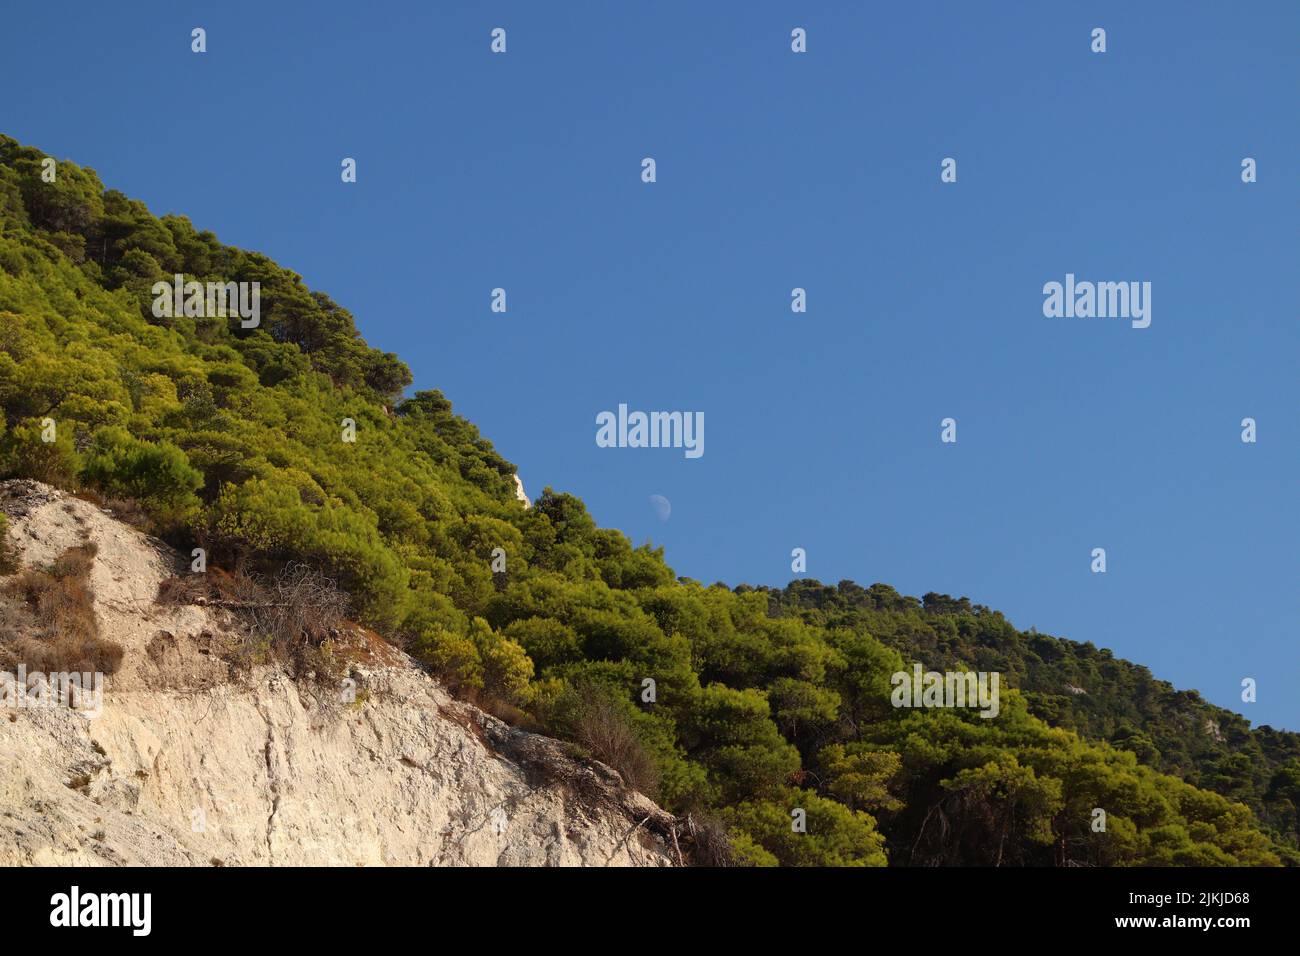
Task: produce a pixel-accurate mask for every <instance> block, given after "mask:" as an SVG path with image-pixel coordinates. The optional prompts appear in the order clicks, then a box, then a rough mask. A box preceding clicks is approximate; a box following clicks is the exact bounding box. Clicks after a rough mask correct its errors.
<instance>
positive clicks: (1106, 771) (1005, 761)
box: [0, 136, 1300, 865]
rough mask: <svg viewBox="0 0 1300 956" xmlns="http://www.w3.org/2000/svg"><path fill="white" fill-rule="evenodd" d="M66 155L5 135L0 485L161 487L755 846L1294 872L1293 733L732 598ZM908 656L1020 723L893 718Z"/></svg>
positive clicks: (199, 517)
mask: <svg viewBox="0 0 1300 956" xmlns="http://www.w3.org/2000/svg"><path fill="white" fill-rule="evenodd" d="M45 158H46V157H45V156H44V154H42V153H41V152H39V151H38V150H35V149H31V148H27V147H23V146H21V145H20V144H18V143H17V142H15V141H14V140H12V139H9V138H8V137H3V136H0V410H3V421H2V422H0V475H2V476H14V475H20V476H26V477H33V478H39V479H41V480H44V481H49V482H52V483H55V484H59V485H62V486H64V487H68V488H72V489H78V490H82V491H85V492H87V493H97V494H99V495H101V496H104V497H106V498H113V499H129V500H131V501H134V502H136V503H138V504H139V506H140V507H141V508H142V509H144V511H145V512H147V514H148V515H149V517H150V520H151V521H152V527H153V529H154V530H155V531H156V532H157V533H159V534H162V535H163V536H165V537H167V538H168V539H170V540H172V541H173V542H174V543H176V544H177V545H180V546H182V547H185V548H189V547H192V546H195V545H200V546H203V547H206V548H208V549H209V551H210V554H211V556H212V560H213V562H214V563H215V564H216V565H218V566H221V567H224V568H226V569H228V570H230V571H236V572H243V571H248V572H252V573H258V574H274V573H275V571H276V569H277V568H281V567H283V566H285V565H286V564H288V563H289V562H306V563H309V564H311V565H313V566H315V567H317V568H319V569H320V570H321V571H323V572H324V573H326V574H328V575H329V576H331V577H332V578H333V579H335V580H336V581H337V582H338V583H339V584H340V586H342V587H343V588H344V589H345V590H346V591H347V592H348V594H349V595H350V597H351V601H352V607H353V613H354V615H355V616H356V617H358V618H359V619H360V620H361V621H363V622H364V623H366V624H368V625H369V626H371V627H373V628H375V629H376V630H377V631H379V632H380V633H381V634H383V635H384V636H386V637H388V638H389V639H391V640H393V641H395V642H401V643H402V644H403V645H404V646H405V647H407V649H408V650H409V651H410V652H411V653H412V654H413V655H414V656H415V657H416V658H417V659H418V660H420V661H422V662H423V663H424V664H425V665H427V666H428V667H429V668H430V669H432V670H434V671H436V672H437V673H439V674H440V675H442V676H443V677H444V678H445V679H447V680H448V681H449V682H450V683H452V684H453V685H455V686H457V687H458V688H460V689H461V691H462V692H463V693H466V694H470V695H473V696H475V697H476V698H477V699H479V700H480V701H481V702H483V703H484V704H485V705H486V706H490V707H492V708H494V709H496V710H497V712H499V713H502V714H503V715H506V716H508V717H509V718H510V719H513V720H516V721H519V722H521V723H524V724H526V725H530V726H537V727H540V728H542V729H545V730H546V731H547V732H550V733H553V734H557V735H559V736H562V737H565V738H567V739H570V740H573V741H575V742H577V743H578V744H579V745H581V746H583V747H585V748H587V749H588V750H589V751H591V752H592V753H593V754H595V755H596V756H599V757H600V758H601V759H604V760H606V761H608V762H611V763H613V764H615V765H616V766H617V767H618V769H620V770H621V771H622V772H623V773H624V774H625V776H626V777H627V778H628V779H629V780H630V781H631V782H633V783H634V784H636V785H637V786H639V787H641V788H642V789H644V790H646V791H647V792H649V793H651V795H653V796H655V797H656V798H657V799H658V800H660V802H661V803H663V804H664V805H665V806H666V807H668V808H669V809H671V810H674V811H678V812H687V811H690V812H693V813H696V814H698V815H700V816H701V817H705V818H712V819H714V820H717V821H719V822H720V823H721V824H722V825H724V826H725V827H727V829H728V831H729V833H730V835H731V840H732V845H733V848H734V852H735V854H736V855H737V857H738V858H739V859H740V860H741V861H745V862H751V863H759V864H782V865H803V864H826V865H841V864H843V865H883V864H886V863H891V864H895V865H908V864H912V865H921V864H935V863H960V864H1001V865H1016V864H1044V865H1071V864H1089V865H1123V864H1223V865H1230V864H1243V865H1268V864H1276V863H1278V862H1279V861H1286V862H1291V863H1295V862H1300V853H1297V850H1296V847H1297V845H1298V842H1300V837H1298V835H1297V827H1298V826H1300V824H1298V823H1297V806H1298V805H1300V743H1298V741H1300V737H1298V736H1297V735H1295V734H1288V733H1282V732H1277V731H1272V730H1270V729H1268V728H1260V729H1257V730H1251V729H1250V728H1249V726H1248V724H1247V722H1246V721H1245V720H1244V719H1243V718H1241V717H1239V716H1237V715H1235V714H1231V713H1230V712H1228V711H1224V710H1221V709H1219V708H1215V707H1212V706H1210V705H1209V704H1208V703H1206V702H1204V701H1203V700H1201V699H1200V698H1199V696H1198V695H1196V694H1195V693H1194V692H1176V691H1174V690H1173V689H1172V688H1171V687H1169V685H1167V684H1164V683H1163V682H1160V681H1157V680H1155V679H1154V678H1152V676H1151V675H1150V674H1149V673H1148V672H1147V671H1146V669H1145V668H1142V667H1140V666H1136V665H1133V664H1129V663H1127V662H1125V661H1122V660H1117V659H1116V658H1114V657H1113V656H1112V655H1111V654H1110V653H1109V652H1108V651H1105V650H1098V649H1097V648H1095V647H1092V646H1091V645H1088V644H1077V643H1074V642H1071V641H1064V640H1059V639H1056V638H1052V637H1048V636H1047V635H1042V634H1038V633H1034V632H1029V633H1025V632H1021V631H1018V630H1017V629H1016V628H1014V627H1013V626H1012V625H1011V624H1010V623H1009V622H1008V621H1007V620H1006V619H1005V618H1003V617H1002V616H1001V615H1000V614H997V613H996V612H991V611H989V610H988V609H986V608H982V607H978V606H972V605H971V604H970V603H969V602H968V601H966V600H965V599H959V600H954V599H952V598H948V597H946V596H942V595H935V594H929V595H926V596H925V598H924V599H922V600H917V599H915V598H908V597H904V596H901V595H899V594H898V593H897V592H895V591H894V590H893V589H891V588H889V587H887V586H885V585H880V584H877V585H874V586H872V587H870V588H862V587H859V586H858V585H855V584H852V583H851V582H842V583H841V584H840V585H838V586H826V585H822V584H820V583H818V582H815V581H806V580H805V581H796V582H794V583H793V584H791V585H790V586H789V587H788V588H786V589H783V590H769V589H757V590H756V589H751V588H747V587H740V588H737V589H735V590H732V589H730V588H727V587H725V586H723V585H720V584H714V585H712V586H704V585H702V584H700V583H698V582H695V581H691V580H686V579H678V578H677V577H676V576H675V575H674V574H673V572H672V570H671V568H669V567H668V566H667V564H665V562H664V557H663V554H662V551H661V550H658V549H653V548H651V547H650V546H648V545H646V546H641V547H633V546H632V545H631V543H630V542H629V541H628V540H627V539H626V538H625V537H624V535H622V534H621V533H620V532H618V531H614V530H609V529H602V528H599V527H597V526H596V524H595V522H594V521H593V520H592V518H591V517H590V515H588V513H587V511H586V509H585V507H584V506H583V503H582V502H581V501H580V500H578V499H577V498H575V497H573V496H571V495H568V494H564V493H558V492H555V491H552V490H551V489H549V488H548V489H546V491H545V492H544V493H543V494H542V495H541V496H540V497H539V499H538V500H537V502H536V503H535V505H534V507H532V508H531V509H526V508H524V507H523V506H522V505H521V504H520V503H519V502H517V501H516V500H515V497H514V482H513V474H514V467H513V466H512V465H511V464H510V463H509V462H507V461H505V460H504V459H503V458H501V456H500V455H498V454H497V453H496V452H495V451H494V449H493V447H492V445H491V443H490V442H488V441H487V440H486V439H484V438H483V437H482V436H480V435H479V433H478V430H477V429H476V428H475V427H474V426H473V425H472V424H470V423H469V422H466V421H465V420H463V419H461V418H459V417H457V416H456V415H455V414H454V413H453V411H452V408H451V404H450V402H448V401H447V399H446V398H445V397H444V396H443V395H442V394H441V393H439V392H437V391H427V392H417V393H415V394H414V395H412V396H410V397H409V398H402V395H403V392H404V390H405V389H406V387H407V386H408V385H409V384H410V382H411V376H410V373H409V370H408V369H407V368H406V366H405V365H403V364H402V363H401V362H400V361H399V360H398V359H397V358H396V357H395V356H394V355H392V354H389V353H383V352H380V351H377V350H375V349H372V348H370V347H369V346H368V345H366V343H365V342H364V340H363V339H362V338H361V337H360V335H359V334H358V332H357V329H356V326H355V323H354V322H353V319H352V316H351V315H350V314H349V313H348V311H347V310H345V309H343V308H342V307H340V306H339V305H338V304H336V303H335V302H333V301H332V300H331V299H330V298H329V297H328V296H326V295H324V294H323V293H320V292H314V291H312V290H309V289H308V288H307V287H306V286H305V285H304V284H303V282H302V279H301V278H300V277H299V276H297V275H295V274H294V273H293V272H291V271H289V270H287V269H283V268H281V267H280V266H278V265H276V264H275V263H274V262H272V261H271V260H270V259H268V258H267V257H266V256H263V255H261V254H258V253H252V252H246V251H243V250H239V249H234V248H231V247H229V246H225V245H222V244H221V243H220V242H218V241H217V239H216V237H215V236H214V235H213V234H212V233H210V232H201V231H198V230H196V229H195V228H194V227H193V226H192V225H191V224H190V222H189V220H188V219H186V218H184V217H182V216H176V215H168V216H164V217H162V218H158V217H155V216H153V215H152V214H151V213H150V212H149V211H148V210H147V209H146V208H145V206H144V205H143V204H141V203H140V202H137V201H134V200H131V199H128V198H127V197H125V196H123V195H122V194H121V193H119V192H117V191H115V190H105V189H104V187H103V184H102V183H100V181H99V179H98V177H97V176H96V175H95V173H94V172H93V171H92V170H90V169H86V168H81V167H78V166H76V165H75V164H73V163H71V162H68V161H62V162H59V163H58V165H57V176H56V179H55V181H53V182H47V181H45V179H43V178H42V171H43V169H44V168H45V167H44V166H43V164H42V161H43V160H44V159H45ZM176 274H181V275H183V276H184V277H185V278H186V279H189V280H199V281H204V282H207V281H213V282H218V281H219V282H222V283H225V282H253V281H256V282H258V283H260V287H261V324H260V326H258V327H257V328H242V327H241V325H240V323H239V322H238V321H237V320H232V319H230V318H203V317H186V316H177V317H168V318H155V316H154V314H153V311H152V309H151V303H152V302H153V299H154V296H153V295H152V294H151V289H152V288H153V286H154V284H155V283H156V282H159V281H163V282H169V283H170V282H171V280H172V277H173V276H174V275H176ZM486 360H489V359H485V361H486ZM344 419H351V420H352V421H353V422H354V423H355V429H356V441H355V442H345V441H343V440H342V431H341V429H342V422H343V420H344ZM50 423H53V425H54V435H53V437H54V440H53V441H47V440H44V439H45V438H48V437H50V432H49V427H48V426H49V424H50ZM496 549H502V550H503V551H504V552H505V555H506V570H505V571H504V572H500V571H495V572H494V570H493V556H494V551H495V550H496ZM914 661H918V662H921V663H922V664H924V666H925V667H926V668H928V669H935V670H977V671H999V672H1001V673H1002V675H1003V678H1004V688H1007V689H1004V691H1003V694H1002V701H1001V709H1000V713H999V714H998V716H997V717H996V718H994V719H983V718H981V717H980V716H979V714H978V712H976V711H974V710H966V709H908V708H895V707H894V706H892V705H891V703H890V676H891V675H892V674H893V673H894V672H896V671H900V670H905V669H908V668H910V666H911V664H912V662H914ZM647 679H650V680H653V682H654V699H653V702H651V701H648V700H646V699H645V697H646V690H645V688H646V686H647V685H646V684H645V682H646V680H647ZM1098 809H1101V810H1104V811H1105V821H1106V827H1105V830H1104V831H1100V830H1097V829H1095V826H1094V821H1095V820H1096V819H1097V816H1096V812H1095V811H1096V810H1098ZM795 810H802V811H803V815H804V817H805V818H806V832H796V829H795V828H794V827H792V819H793V818H792V811H795Z"/></svg>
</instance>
